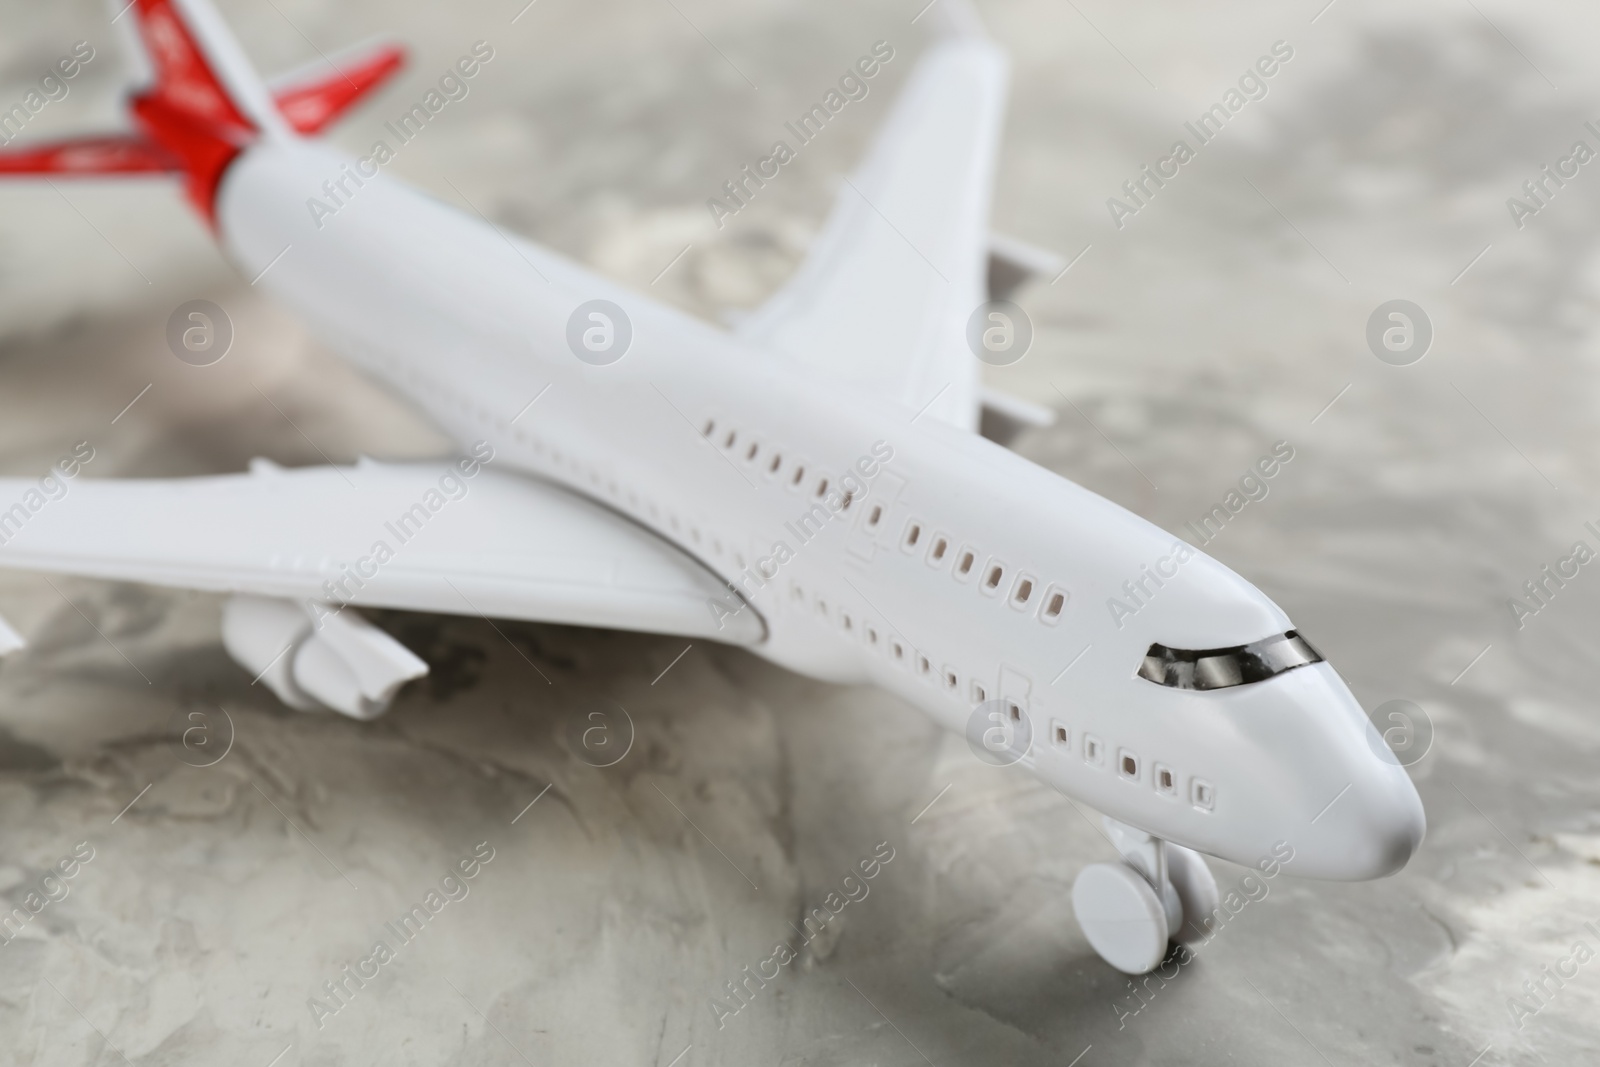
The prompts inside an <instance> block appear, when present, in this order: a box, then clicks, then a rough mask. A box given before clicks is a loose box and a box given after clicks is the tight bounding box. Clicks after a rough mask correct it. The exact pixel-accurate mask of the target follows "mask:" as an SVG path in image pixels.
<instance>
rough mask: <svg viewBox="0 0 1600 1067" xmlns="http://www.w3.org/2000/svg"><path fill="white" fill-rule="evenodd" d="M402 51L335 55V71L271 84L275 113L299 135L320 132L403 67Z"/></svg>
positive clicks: (385, 49) (385, 48)
mask: <svg viewBox="0 0 1600 1067" xmlns="http://www.w3.org/2000/svg"><path fill="white" fill-rule="evenodd" d="M405 61H406V53H405V49H403V48H401V47H400V46H399V45H394V44H385V45H380V46H378V47H377V48H374V49H371V50H370V51H365V52H362V53H361V54H359V55H356V56H353V57H351V58H349V59H346V58H344V57H343V56H336V57H334V59H333V60H331V61H330V62H331V63H335V64H336V66H335V69H333V70H326V66H325V67H324V71H325V72H324V73H320V74H317V75H315V76H314V77H312V78H308V79H305V80H293V81H291V82H289V83H288V84H286V85H284V84H280V85H274V86H273V89H274V92H273V98H274V99H275V100H276V102H277V104H278V110H279V111H281V112H283V117H284V118H286V119H288V120H289V125H291V126H293V127H294V128H295V129H296V130H298V131H300V132H301V133H306V134H312V133H321V132H322V131H323V130H324V129H326V128H327V127H328V126H329V125H330V124H331V123H332V122H333V120H334V119H336V118H338V117H339V116H340V115H342V114H344V113H345V112H346V111H348V110H349V109H350V108H352V107H354V106H355V104H356V103H357V101H359V100H361V99H362V98H363V97H365V96H367V95H368V94H369V93H371V92H372V90H374V89H376V88H377V87H378V86H379V85H382V84H383V83H384V82H385V81H388V80H389V77H390V75H392V74H394V73H395V72H396V71H398V70H399V69H400V68H401V67H403V66H405Z"/></svg>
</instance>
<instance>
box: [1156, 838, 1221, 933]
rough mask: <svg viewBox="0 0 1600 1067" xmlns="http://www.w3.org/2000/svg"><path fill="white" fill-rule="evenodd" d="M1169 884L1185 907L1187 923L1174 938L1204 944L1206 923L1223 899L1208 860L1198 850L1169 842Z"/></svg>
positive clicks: (1184, 921) (1183, 923)
mask: <svg viewBox="0 0 1600 1067" xmlns="http://www.w3.org/2000/svg"><path fill="white" fill-rule="evenodd" d="M1167 881H1169V882H1171V883H1172V888H1173V889H1175V890H1177V893H1178V901H1179V903H1181V904H1182V905H1183V921H1182V922H1181V923H1180V924H1179V929H1178V932H1177V933H1175V934H1173V935H1172V937H1173V940H1175V941H1181V942H1183V943H1184V944H1186V945H1192V944H1194V943H1195V942H1197V941H1204V940H1205V937H1206V920H1207V919H1209V918H1211V913H1212V912H1214V911H1215V910H1216V908H1217V904H1218V902H1219V901H1220V900H1221V896H1220V895H1219V894H1218V893H1217V880H1216V878H1215V877H1213V876H1212V874H1211V868H1210V867H1208V866H1206V860H1205V857H1204V856H1202V855H1200V853H1198V852H1196V851H1194V849H1191V848H1184V847H1183V846H1182V845H1174V844H1173V843H1172V842H1170V841H1169V842H1167Z"/></svg>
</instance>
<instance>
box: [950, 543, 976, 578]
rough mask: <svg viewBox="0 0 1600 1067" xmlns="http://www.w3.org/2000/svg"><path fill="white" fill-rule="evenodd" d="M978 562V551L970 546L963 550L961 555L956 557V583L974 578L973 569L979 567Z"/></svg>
mask: <svg viewBox="0 0 1600 1067" xmlns="http://www.w3.org/2000/svg"><path fill="white" fill-rule="evenodd" d="M977 562H978V553H977V550H976V549H974V548H972V547H971V546H970V545H969V546H968V547H966V548H963V549H962V550H961V554H960V555H958V556H957V557H956V568H955V578H956V581H958V582H964V581H966V580H967V579H968V578H970V577H972V568H973V567H974V566H976V565H977Z"/></svg>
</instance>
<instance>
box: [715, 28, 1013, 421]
mask: <svg viewBox="0 0 1600 1067" xmlns="http://www.w3.org/2000/svg"><path fill="white" fill-rule="evenodd" d="M941 6H950V5H941ZM936 10H937V9H936ZM956 10H959V9H956ZM1006 84H1007V65H1006V60H1005V56H1004V53H1003V52H1002V51H1001V50H1000V49H999V47H997V46H996V45H995V44H994V43H993V42H992V41H990V40H988V39H987V38H986V37H984V36H982V33H981V30H979V29H977V27H976V26H975V25H967V26H965V27H964V28H963V29H962V31H961V32H956V33H951V34H948V35H946V36H945V37H943V38H941V39H940V40H939V41H938V42H937V43H936V44H934V45H933V46H932V48H931V49H930V50H929V51H928V52H927V53H926V54H925V55H924V56H923V58H922V60H921V62H920V63H919V64H918V66H917V68H916V69H915V70H914V71H913V72H912V74H911V77H910V80H909V82H908V84H907V85H906V87H905V89H904V90H903V92H902V94H901V97H900V99H899V100H898V101H897V102H896V104H895V107H894V110H893V113H892V114H891V115H890V117H889V119H888V121H887V122H886V123H885V125H884V127H883V129H882V130H881V131H880V133H879V134H878V137H877V139H876V141H875V142H874V144H873V145H872V147H871V149H870V150H869V152H868V154H867V157H866V159H865V160H864V161H863V163H862V164H861V166H860V167H859V169H858V170H857V171H856V172H855V173H854V174H853V175H851V176H850V177H848V178H847V179H845V182H844V184H843V186H842V187H841V189H840V191H839V197H838V200H837V201H836V203H835V205H834V208H833V212H832V214H831V215H830V216H829V218H828V221H827V223H826V224H825V226H824V227H823V230H822V232H821V234H819V235H818V237H817V239H816V242H815V244H814V245H813V246H812V248H811V250H810V252H809V254H808V255H807V257H806V260H805V262H804V263H802V264H801V266H800V269H799V270H798V271H797V272H796V273H795V275H794V277H793V278H792V279H790V281H789V282H788V283H786V284H785V286H784V287H783V288H782V289H781V290H779V291H778V293H777V294H775V295H774V296H773V297H772V298H771V299H770V300H769V301H768V302H767V303H766V304H765V305H763V306H762V307H760V308H759V309H757V310H756V311H755V312H753V313H752V314H751V315H749V316H748V317H746V318H744V319H742V320H741V322H740V323H739V326H738V332H739V333H740V334H741V335H743V336H745V337H748V338H750V339H751V340H754V341H756V342H758V343H762V344H764V345H766V346H767V347H769V348H772V349H775V350H777V351H778V352H780V353H782V354H783V355H785V356H787V357H790V358H792V359H794V360H796V361H797V362H799V363H801V364H803V365H804V366H806V367H808V368H815V369H818V370H821V371H824V372H826V373H827V374H829V375H831V376H832V377H834V378H836V379H837V380H840V381H843V382H847V383H850V384H852V385H856V386H859V387H862V388H866V389H870V390H873V391H874V392H875V393H877V394H878V395H880V396H884V397H888V398H891V399H895V400H898V401H900V402H902V403H904V404H906V405H908V406H911V407H913V408H918V409H920V408H922V407H923V406H924V405H930V402H931V405H930V406H929V407H928V410H927V413H928V414H929V415H932V416H934V417H937V418H942V419H944V420H946V421H948V422H951V423H954V424H955V425H958V426H962V427H965V428H969V429H972V428H976V426H977V421H978V407H979V398H978V384H979V370H980V366H979V362H978V360H977V359H976V358H975V357H974V356H973V354H972V352H971V351H970V350H969V349H968V348H967V346H966V341H965V335H966V324H967V319H968V318H969V317H970V316H971V314H972V313H973V312H974V311H975V310H976V309H977V307H978V305H979V304H980V303H981V302H982V301H983V300H985V299H986V295H985V283H986V280H987V279H986V272H987V269H988V265H989V254H990V247H991V239H990V234H989V228H988V226H989V200H990V193H991V185H992V181H993V171H994V167H995V155H996V151H997V149H998V145H999V138H1000V127H1001V122H1002V118H1003V113H1004V108H1005V97H1006ZM936 397H937V399H935V398H936Z"/></svg>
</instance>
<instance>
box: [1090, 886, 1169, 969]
mask: <svg viewBox="0 0 1600 1067" xmlns="http://www.w3.org/2000/svg"><path fill="white" fill-rule="evenodd" d="M1072 910H1073V912H1074V913H1075V914H1076V915H1077V917H1078V925H1079V926H1081V927H1082V928H1083V935H1084V936H1085V937H1087V938H1088V939H1089V944H1090V945H1092V946H1094V950H1095V951H1096V952H1098V953H1099V954H1100V958H1101V959H1103V960H1105V961H1106V962H1107V963H1109V964H1111V966H1113V967H1115V968H1116V969H1117V970H1119V971H1121V972H1123V973H1124V974H1144V973H1145V972H1146V971H1150V970H1153V969H1154V968H1155V966H1156V964H1158V963H1160V962H1161V960H1162V957H1164V956H1165V955H1166V954H1167V914H1166V910H1165V909H1164V908H1163V907H1162V906H1161V901H1160V900H1159V899H1158V898H1157V897H1156V891H1155V890H1154V889H1152V888H1151V887H1150V883H1149V882H1147V881H1145V879H1144V876H1143V875H1141V874H1140V873H1139V872H1138V871H1135V870H1134V869H1133V868H1132V867H1129V866H1128V865H1127V864H1123V863H1094V864H1090V865H1089V866H1088V867H1085V868H1084V869H1083V870H1081V871H1079V872H1078V879H1077V881H1075V882H1073V883H1072Z"/></svg>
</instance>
